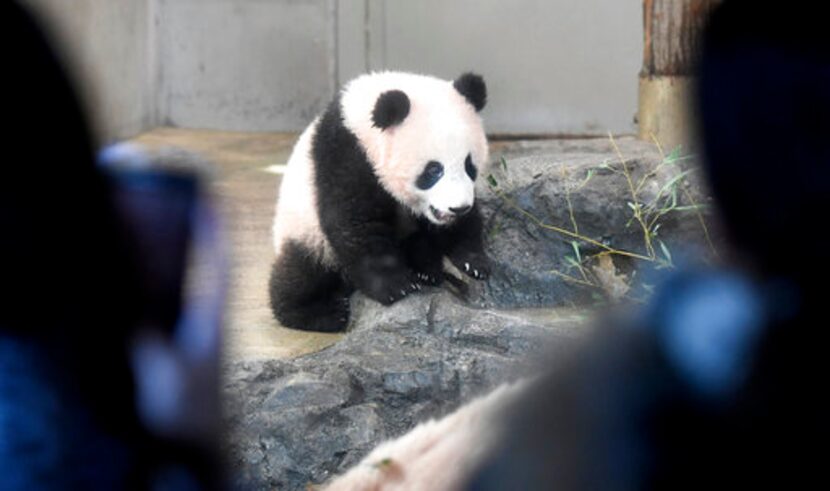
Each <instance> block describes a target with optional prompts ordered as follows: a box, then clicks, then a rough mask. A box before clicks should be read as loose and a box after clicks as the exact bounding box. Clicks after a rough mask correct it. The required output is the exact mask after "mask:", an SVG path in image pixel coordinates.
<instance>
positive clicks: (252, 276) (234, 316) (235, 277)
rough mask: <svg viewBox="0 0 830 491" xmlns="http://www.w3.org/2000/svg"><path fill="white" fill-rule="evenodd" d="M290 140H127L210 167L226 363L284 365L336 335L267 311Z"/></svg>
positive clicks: (176, 135) (174, 135)
mask: <svg viewBox="0 0 830 491" xmlns="http://www.w3.org/2000/svg"><path fill="white" fill-rule="evenodd" d="M295 139H296V135H294V134H285V133H233V132H225V131H210V130H185V129H176V128H157V129H154V130H152V131H150V132H148V133H144V134H142V135H140V136H138V137H137V138H135V139H134V140H133V142H135V143H139V144H142V145H147V146H150V147H179V148H183V149H186V150H189V151H192V152H196V153H197V154H200V155H201V156H203V157H205V158H207V159H208V160H209V161H211V162H213V163H214V164H215V166H216V174H215V180H214V182H213V191H214V194H215V197H216V199H217V201H218V203H219V204H220V207H221V209H222V210H223V212H224V219H225V220H224V222H225V227H226V229H227V232H228V235H229V239H230V245H231V259H232V269H231V278H230V279H231V289H230V294H229V298H228V311H227V322H226V326H227V327H226V333H227V336H226V339H227V343H226V353H227V355H228V356H229V357H230V358H232V359H240V358H242V359H258V358H286V357H291V356H296V355H300V354H304V353H308V352H312V351H317V350H320V349H322V348H324V347H326V346H328V345H330V344H332V343H334V342H336V341H337V340H339V339H340V338H341V337H342V336H341V335H338V334H321V333H307V332H301V331H293V330H290V329H286V328H284V327H281V326H280V325H279V324H277V322H276V321H275V320H274V318H273V317H272V315H271V311H270V308H269V307H268V275H269V272H270V266H271V260H272V254H273V248H272V246H271V235H270V231H271V222H272V220H273V218H274V217H273V213H274V204H275V203H276V195H277V186H278V184H279V181H280V175H281V172H282V169H281V168H280V166H282V165H285V163H286V162H287V161H288V157H289V155H290V153H291V147H292V146H293V144H294V140H295Z"/></svg>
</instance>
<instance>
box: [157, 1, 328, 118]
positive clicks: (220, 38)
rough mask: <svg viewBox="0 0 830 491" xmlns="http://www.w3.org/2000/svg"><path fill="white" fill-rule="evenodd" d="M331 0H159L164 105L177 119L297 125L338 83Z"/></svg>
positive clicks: (317, 109)
mask: <svg viewBox="0 0 830 491" xmlns="http://www.w3.org/2000/svg"><path fill="white" fill-rule="evenodd" d="M335 6H336V4H335V2H334V0H270V1H266V0H159V15H160V18H161V19H162V23H161V27H160V30H159V40H158V42H159V46H160V60H159V61H160V66H161V72H160V81H161V85H160V87H159V94H160V100H159V113H160V115H162V120H161V121H162V123H165V124H170V125H173V126H185V127H200V128H218V129H226V130H244V131H296V130H300V129H302V128H303V127H304V126H305V125H307V124H308V123H309V122H310V121H311V120H312V119H313V118H314V116H315V114H317V113H318V112H320V111H321V110H322V109H323V108H324V107H325V105H326V103H327V102H328V100H329V99H330V98H331V95H332V94H333V93H334V90H335V80H336V79H335V73H334V71H335V66H336V59H335V58H334V56H333V54H334V53H335V46H336V42H335V32H336V31H335V29H336V25H335V15H334V13H335Z"/></svg>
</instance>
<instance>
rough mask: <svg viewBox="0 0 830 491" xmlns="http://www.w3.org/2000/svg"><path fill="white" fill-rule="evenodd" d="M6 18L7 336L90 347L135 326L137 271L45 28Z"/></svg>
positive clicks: (2, 314) (0, 207) (2, 318)
mask: <svg viewBox="0 0 830 491" xmlns="http://www.w3.org/2000/svg"><path fill="white" fill-rule="evenodd" d="M0 9H2V14H3V15H2V18H3V32H4V34H5V36H6V39H7V42H6V43H4V48H3V50H4V56H3V59H4V61H5V64H6V72H5V76H4V86H5V87H6V90H7V92H6V97H5V101H4V106H3V116H4V119H5V121H6V123H7V124H6V126H5V129H4V130H3V132H4V139H3V141H4V142H5V145H4V146H3V154H4V155H3V162H4V165H3V171H2V172H3V177H2V179H0V261H1V262H2V271H3V280H4V285H5V286H6V291H10V292H11V297H6V298H5V299H4V302H3V308H2V309H0V330H4V331H15V332H17V333H20V334H27V335H34V336H39V337H45V338H52V337H57V338H60V337H73V338H74V337H79V338H84V337H85V336H88V335H90V334H92V333H91V331H95V330H97V327H98V326H99V325H100V323H109V326H108V328H107V329H109V331H110V332H114V333H113V334H112V335H115V333H118V332H119V331H121V330H122V329H126V328H127V326H128V324H129V323H128V322H124V318H125V316H126V317H127V318H128V317H129V315H130V309H129V308H128V307H127V306H128V304H129V303H130V299H131V298H132V297H134V295H131V294H130V292H129V290H130V288H131V281H130V274H129V272H128V271H129V268H130V267H131V263H130V261H129V260H128V259H127V254H126V249H125V247H124V245H123V241H122V240H121V237H120V234H119V233H118V230H117V222H116V220H115V218H114V211H113V207H112V206H111V200H110V196H109V191H108V188H107V185H106V183H105V181H104V179H103V177H102V176H101V175H100V173H99V172H98V170H97V168H96V166H95V164H94V150H93V148H94V144H93V138H92V135H91V134H90V131H89V126H88V124H87V121H86V118H85V116H84V113H83V111H82V109H81V104H80V103H79V100H78V97H77V96H76V93H75V91H74V90H73V87H72V84H71V83H70V80H69V77H68V76H67V74H66V72H65V71H64V70H63V69H62V66H61V63H60V60H59V59H58V58H57V57H56V55H55V53H54V52H53V50H52V49H50V47H49V45H48V43H47V40H46V39H45V38H44V36H43V35H42V33H41V30H40V29H39V26H37V25H36V23H35V22H34V21H33V20H32V18H31V17H30V16H28V15H26V12H25V11H23V10H22V9H21V8H20V7H19V6H17V5H16V3H15V2H3V5H2V7H0ZM119 318H120V319H119ZM97 334H98V333H95V335H96V336H97ZM56 341H57V339H56Z"/></svg>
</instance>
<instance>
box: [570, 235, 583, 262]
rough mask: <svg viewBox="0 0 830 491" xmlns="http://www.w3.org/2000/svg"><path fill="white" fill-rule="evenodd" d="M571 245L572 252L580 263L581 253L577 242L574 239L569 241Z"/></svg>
mask: <svg viewBox="0 0 830 491" xmlns="http://www.w3.org/2000/svg"><path fill="white" fill-rule="evenodd" d="M571 247H573V250H574V253H575V254H576V260H577V261H579V263H580V264H582V254H580V253H579V243H578V242H577V241H575V240H572V241H571Z"/></svg>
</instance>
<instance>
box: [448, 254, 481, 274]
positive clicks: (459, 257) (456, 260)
mask: <svg viewBox="0 0 830 491" xmlns="http://www.w3.org/2000/svg"><path fill="white" fill-rule="evenodd" d="M450 261H451V262H452V263H453V265H454V266H455V267H456V268H458V269H459V270H460V271H463V272H464V274H466V275H467V276H469V277H470V278H474V279H476V280H486V279H487V278H489V277H490V259H488V258H487V256H486V255H485V254H484V253H480V252H465V253H460V254H455V255H452V256H450Z"/></svg>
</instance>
